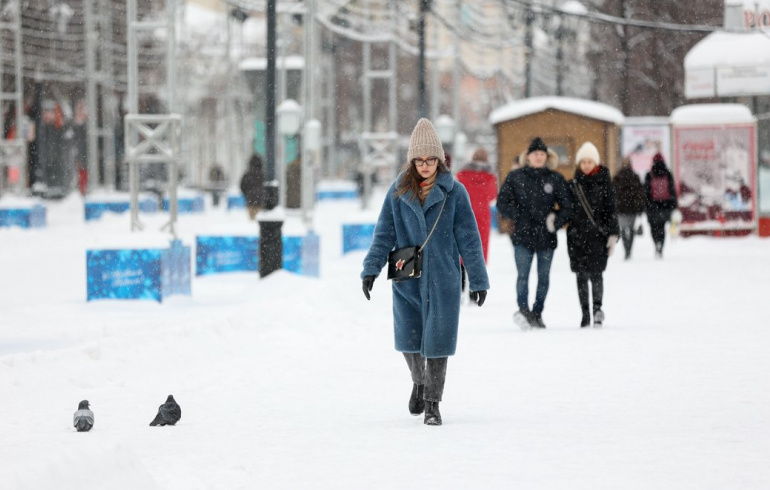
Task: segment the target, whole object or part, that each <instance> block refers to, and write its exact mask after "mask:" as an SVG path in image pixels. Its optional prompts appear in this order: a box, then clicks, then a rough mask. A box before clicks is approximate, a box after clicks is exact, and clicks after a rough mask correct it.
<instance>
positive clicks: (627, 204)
mask: <svg viewBox="0 0 770 490" xmlns="http://www.w3.org/2000/svg"><path fill="white" fill-rule="evenodd" d="M612 186H613V187H614V189H615V209H616V210H617V212H618V225H619V226H620V237H621V238H622V239H623V248H624V249H625V251H626V260H628V259H630V258H631V247H632V246H633V244H634V234H635V231H634V228H635V225H636V216H637V215H639V214H642V213H643V212H644V208H645V205H646V203H647V199H646V198H645V195H644V187H643V186H642V182H641V181H640V180H639V176H638V175H636V172H634V170H633V169H632V168H631V161H630V160H629V159H628V157H626V158H624V159H623V166H622V167H621V169H620V170H619V171H618V173H617V174H616V175H615V177H614V178H613V179H612Z"/></svg>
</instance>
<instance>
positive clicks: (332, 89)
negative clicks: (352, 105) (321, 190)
mask: <svg viewBox="0 0 770 490" xmlns="http://www.w3.org/2000/svg"><path fill="white" fill-rule="evenodd" d="M326 35H327V39H328V45H329V56H327V61H328V66H327V67H326V68H327V69H326V101H327V106H326V130H327V138H328V142H329V148H328V153H327V154H326V158H327V160H328V163H329V167H330V168H331V170H332V175H334V177H339V175H338V173H339V166H338V164H339V162H338V161H337V81H336V67H335V63H334V49H335V48H334V33H333V32H331V31H326Z"/></svg>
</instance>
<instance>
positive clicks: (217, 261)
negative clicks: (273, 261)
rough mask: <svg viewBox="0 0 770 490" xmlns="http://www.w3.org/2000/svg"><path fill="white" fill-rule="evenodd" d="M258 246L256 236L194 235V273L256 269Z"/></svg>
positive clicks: (199, 274)
mask: <svg viewBox="0 0 770 490" xmlns="http://www.w3.org/2000/svg"><path fill="white" fill-rule="evenodd" d="M258 247H259V237H256V236H250V237H249V236H198V237H195V275H196V276H202V275H206V274H215V273H218V272H236V271H256V270H257V266H258V264H257V260H258V258H259V257H258V255H259V254H258V252H259V249H258Z"/></svg>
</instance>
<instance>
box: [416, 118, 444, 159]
mask: <svg viewBox="0 0 770 490" xmlns="http://www.w3.org/2000/svg"><path fill="white" fill-rule="evenodd" d="M419 156H426V157H438V158H439V160H441V161H442V162H443V161H445V160H446V158H445V157H444V147H443V146H441V140H440V139H439V137H438V133H436V130H435V129H434V128H433V124H431V122H430V121H428V120H427V119H425V118H424V117H423V118H422V119H420V120H419V121H417V125H416V126H415V127H414V130H413V131H412V137H411V138H409V150H407V153H406V160H407V161H408V162H411V161H412V160H413V159H415V158H417V157H419Z"/></svg>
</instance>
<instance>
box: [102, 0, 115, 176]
mask: <svg viewBox="0 0 770 490" xmlns="http://www.w3.org/2000/svg"><path fill="white" fill-rule="evenodd" d="M99 1H100V10H101V12H102V16H103V17H102V21H103V25H102V29H101V30H100V34H101V35H100V38H101V43H100V44H101V48H102V49H101V53H100V54H101V57H102V76H103V79H102V128H103V129H104V134H103V140H102V141H103V142H104V146H103V155H102V159H103V160H104V184H105V186H106V187H107V189H110V190H113V189H115V186H116V182H115V110H116V109H117V108H116V107H115V76H114V73H115V72H114V61H113V56H112V43H113V36H114V34H113V29H112V1H111V0H99Z"/></svg>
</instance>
